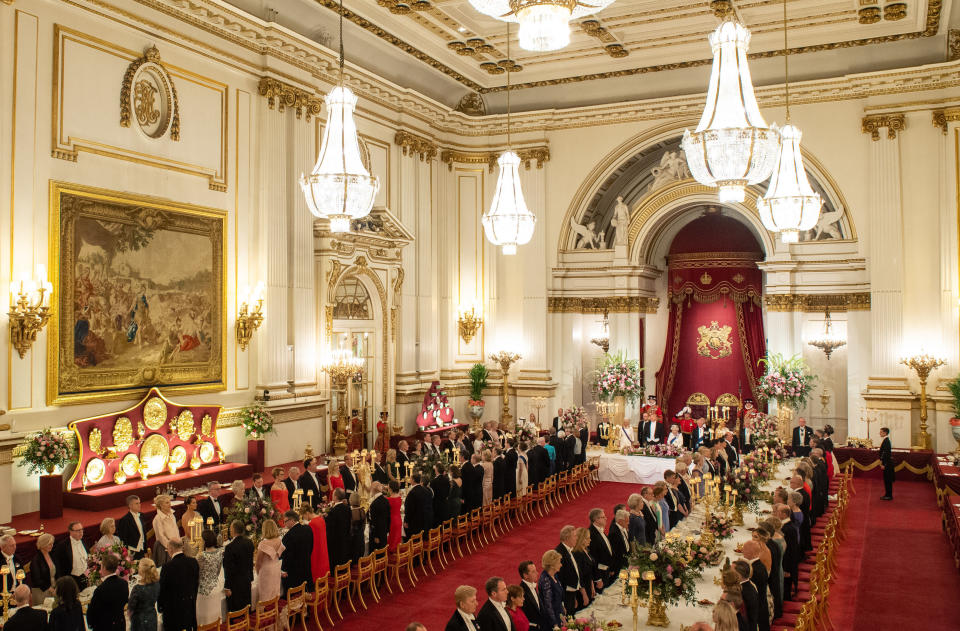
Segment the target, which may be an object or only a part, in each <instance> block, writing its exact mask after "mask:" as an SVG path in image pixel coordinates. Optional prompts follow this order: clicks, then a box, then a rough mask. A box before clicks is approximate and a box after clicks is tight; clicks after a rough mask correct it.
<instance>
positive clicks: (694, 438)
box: [690, 425, 709, 449]
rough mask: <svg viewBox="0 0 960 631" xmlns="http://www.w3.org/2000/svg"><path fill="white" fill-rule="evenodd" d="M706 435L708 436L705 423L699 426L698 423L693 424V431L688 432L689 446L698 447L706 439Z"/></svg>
mask: <svg viewBox="0 0 960 631" xmlns="http://www.w3.org/2000/svg"><path fill="white" fill-rule="evenodd" d="M707 436H709V434H708V433H707V426H706V425H704V426H703V427H700V426H699V425H694V426H693V431H691V432H690V442H691V443H692V445H691V446H692V447H693V448H694V449H696V448H697V447H700V446H701V445H702V444H703V441H705V440H706V439H707Z"/></svg>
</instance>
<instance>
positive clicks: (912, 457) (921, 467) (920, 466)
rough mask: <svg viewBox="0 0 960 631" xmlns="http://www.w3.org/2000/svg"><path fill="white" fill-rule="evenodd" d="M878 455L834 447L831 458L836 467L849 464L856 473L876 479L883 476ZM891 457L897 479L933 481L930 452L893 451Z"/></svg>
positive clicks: (872, 450)
mask: <svg viewBox="0 0 960 631" xmlns="http://www.w3.org/2000/svg"><path fill="white" fill-rule="evenodd" d="M879 453H880V450H879V449H865V448H863V447H836V448H835V449H834V450H833V456H834V458H836V459H837V466H844V465H846V464H847V463H848V462H849V463H851V464H852V465H853V467H854V469H856V470H857V471H858V472H862V473H867V474H870V475H875V476H876V477H880V476H881V475H883V468H882V467H881V466H880V457H879ZM892 456H893V463H894V470H895V471H896V472H897V476H898V477H906V478H914V479H916V478H918V477H921V478H924V479H926V480H932V479H933V465H932V463H931V460H932V459H933V452H932V451H910V450H908V449H894V450H893V452H892Z"/></svg>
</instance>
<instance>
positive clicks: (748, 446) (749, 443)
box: [737, 427, 757, 454]
mask: <svg viewBox="0 0 960 631" xmlns="http://www.w3.org/2000/svg"><path fill="white" fill-rule="evenodd" d="M739 434H740V435H739V436H737V440H739V441H740V453H744V454H745V453H748V452H751V451H753V446H754V443H755V441H756V440H757V433H756V432H755V431H753V430H750V440H747V428H746V427H744V428H742V429H741V430H740V432H739Z"/></svg>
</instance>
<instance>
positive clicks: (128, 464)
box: [120, 454, 140, 476]
mask: <svg viewBox="0 0 960 631" xmlns="http://www.w3.org/2000/svg"><path fill="white" fill-rule="evenodd" d="M139 469H140V458H139V457H137V454H127V455H126V456H124V457H123V460H121V461H120V470H121V471H123V473H125V474H126V475H127V476H134V475H136V473H137V471H138V470H139Z"/></svg>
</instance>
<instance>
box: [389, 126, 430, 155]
mask: <svg viewBox="0 0 960 631" xmlns="http://www.w3.org/2000/svg"><path fill="white" fill-rule="evenodd" d="M393 144H395V145H399V146H400V148H401V150H402V151H403V155H407V154H408V153H409V154H410V155H411V156H413V155H417V156H420V160H421V161H424V160H426V161H427V162H429V161H430V160H433V159H434V158H436V157H437V150H438V149H439V147H438V146H437V143H436V142H435V141H433V140H430V139H429V138H424V137H423V136H418V135H417V134H414V133H411V132H408V131H404V130H402V129H401V130H400V131H398V132H397V133H396V135H395V136H394V137H393Z"/></svg>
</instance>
